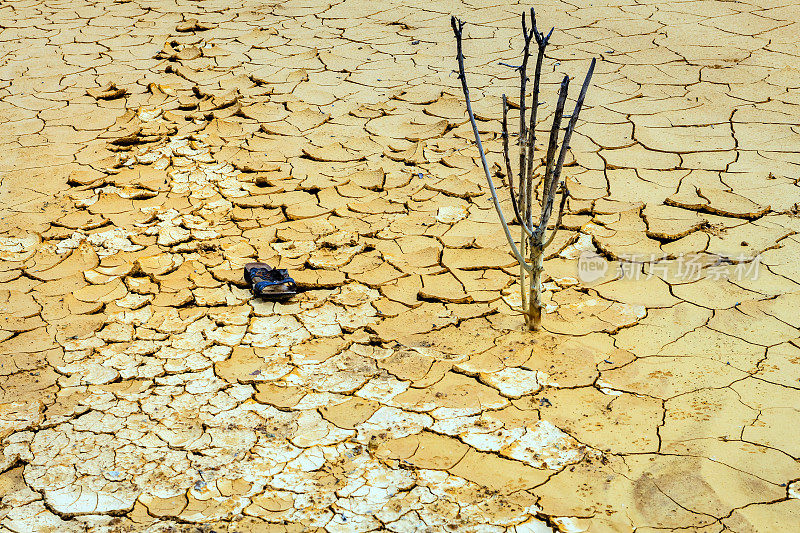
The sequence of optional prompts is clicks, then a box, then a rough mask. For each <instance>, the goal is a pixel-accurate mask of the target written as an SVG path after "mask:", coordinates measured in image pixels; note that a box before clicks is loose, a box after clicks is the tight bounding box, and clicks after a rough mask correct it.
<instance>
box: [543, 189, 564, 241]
mask: <svg viewBox="0 0 800 533" xmlns="http://www.w3.org/2000/svg"><path fill="white" fill-rule="evenodd" d="M561 188H562V191H561V203H560V204H559V206H558V218H557V219H556V224H555V226H553V230H552V231H551V232H550V236H549V237H548V238H547V241H545V243H544V244H543V245H542V249H543V250H544V249H545V248H547V247H548V246H550V243H551V242H553V239H554V238H555V236H556V232H557V231H558V229H559V227H561V219H562V218H563V217H564V206H565V205H566V204H567V198H569V189H568V188H567V183H566V182H562V184H561Z"/></svg>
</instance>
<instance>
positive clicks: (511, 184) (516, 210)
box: [502, 94, 531, 235]
mask: <svg viewBox="0 0 800 533" xmlns="http://www.w3.org/2000/svg"><path fill="white" fill-rule="evenodd" d="M502 137H503V159H505V162H506V174H507V175H508V191H509V194H510V195H511V205H512V206H513V207H514V216H515V217H516V219H517V223H518V224H519V225H520V226H522V227H523V228H524V229H525V230H526V233H527V234H528V235H530V234H531V230H530V229H529V228H527V227H525V220H524V219H523V218H522V217H521V216H520V213H519V207H518V206H517V198H516V195H515V194H514V171H513V170H511V157H510V156H509V155H508V101H507V100H506V95H505V94H504V95H503V130H502Z"/></svg>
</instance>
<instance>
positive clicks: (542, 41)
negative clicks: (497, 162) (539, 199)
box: [520, 8, 555, 226]
mask: <svg viewBox="0 0 800 533" xmlns="http://www.w3.org/2000/svg"><path fill="white" fill-rule="evenodd" d="M531 21H532V23H533V36H534V37H535V38H536V44H537V45H538V48H539V51H538V53H537V55H536V70H535V71H534V74H533V103H532V104H531V123H530V127H528V158H527V159H528V168H527V171H528V172H527V174H526V175H525V176H524V178H523V177H520V179H525V180H526V181H527V182H528V183H529V184H530V185H529V187H528V191H527V192H528V197H527V199H526V202H527V205H528V206H531V205H532V204H533V197H532V196H533V189H534V188H535V186H534V185H533V153H534V148H535V145H536V116H537V112H538V110H539V85H540V82H541V79H542V61H543V60H544V52H545V49H546V48H547V44H548V43H549V42H550V36H551V35H552V34H553V29H555V28H552V29H551V30H550V33H548V34H547V36H546V37H545V36H544V35H542V34H541V33H539V29H538V28H537V27H536V10H535V9H534V8H531ZM532 213H533V210H532V209H530V207H529V208H528V212H527V216H528V226H533V220H532Z"/></svg>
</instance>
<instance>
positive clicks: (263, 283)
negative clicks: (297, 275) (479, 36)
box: [253, 278, 294, 289]
mask: <svg viewBox="0 0 800 533" xmlns="http://www.w3.org/2000/svg"><path fill="white" fill-rule="evenodd" d="M285 283H287V284H288V283H291V284H294V280H293V279H292V278H284V279H278V280H274V281H273V280H265V281H259V282H258V283H256V284H255V285H253V287H254V288H256V289H260V288H261V287H269V286H271V285H283V284H285Z"/></svg>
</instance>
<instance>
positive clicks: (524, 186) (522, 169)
mask: <svg viewBox="0 0 800 533" xmlns="http://www.w3.org/2000/svg"><path fill="white" fill-rule="evenodd" d="M522 38H523V39H524V40H525V44H524V46H523V48H522V64H521V65H520V67H519V138H518V139H517V144H519V177H520V181H519V199H518V203H519V210H520V211H521V212H522V216H523V218H522V220H527V219H528V211H529V210H530V206H528V205H527V204H525V199H526V198H527V197H528V196H529V193H528V192H527V191H528V189H529V187H528V183H527V182H525V181H524V178H525V176H527V175H528V173H527V170H526V166H525V154H526V149H525V139H526V138H527V135H526V129H525V86H526V84H527V83H528V58H529V57H530V54H531V39H533V30H531V31H530V32H529V31H528V25H527V24H526V22H525V12H524V11H523V12H522Z"/></svg>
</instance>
